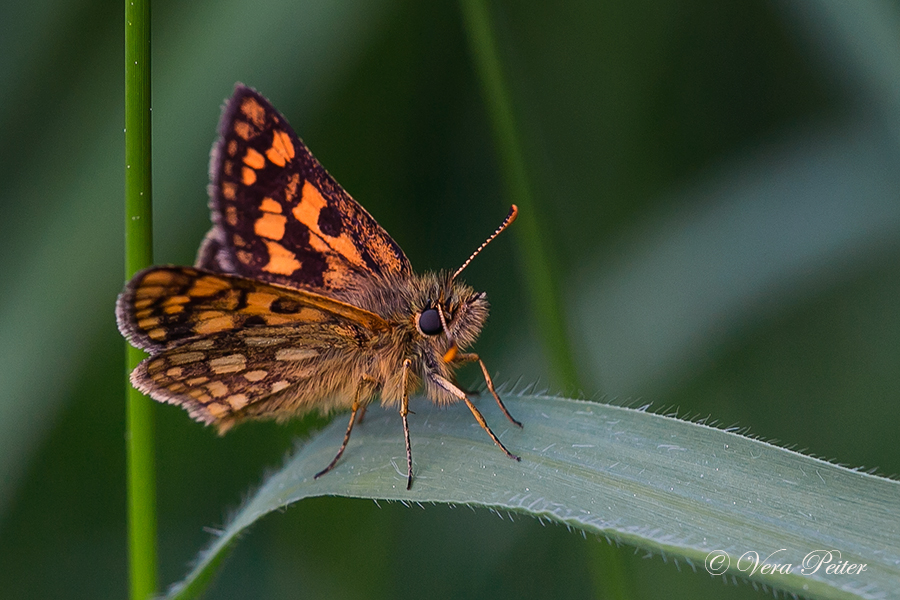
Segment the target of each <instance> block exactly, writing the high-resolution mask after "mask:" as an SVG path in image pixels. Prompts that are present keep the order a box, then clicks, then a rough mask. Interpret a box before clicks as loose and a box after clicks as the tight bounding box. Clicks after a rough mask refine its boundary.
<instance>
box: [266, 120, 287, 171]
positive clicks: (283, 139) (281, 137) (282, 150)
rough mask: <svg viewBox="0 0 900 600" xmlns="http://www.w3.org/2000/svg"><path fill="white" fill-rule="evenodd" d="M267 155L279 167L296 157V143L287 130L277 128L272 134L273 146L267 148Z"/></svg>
mask: <svg viewBox="0 0 900 600" xmlns="http://www.w3.org/2000/svg"><path fill="white" fill-rule="evenodd" d="M266 157H267V158H268V159H269V160H271V161H272V162H273V163H274V164H276V165H278V166H279V167H283V166H284V165H286V164H287V162H288V161H289V160H291V159H292V158H294V144H293V142H291V137H290V136H289V135H288V134H287V132H286V131H281V130H280V129H279V130H276V131H275V133H274V135H273V136H272V146H271V147H270V148H269V149H268V150H266Z"/></svg>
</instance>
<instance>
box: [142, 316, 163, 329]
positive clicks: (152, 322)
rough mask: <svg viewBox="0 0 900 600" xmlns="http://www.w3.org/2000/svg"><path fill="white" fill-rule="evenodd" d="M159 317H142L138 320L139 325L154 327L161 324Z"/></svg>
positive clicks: (146, 327)
mask: <svg viewBox="0 0 900 600" xmlns="http://www.w3.org/2000/svg"><path fill="white" fill-rule="evenodd" d="M159 320H160V319H159V317H149V318H147V319H141V320H140V321H138V327H140V328H141V329H145V330H146V329H152V328H154V327H156V326H157V325H159Z"/></svg>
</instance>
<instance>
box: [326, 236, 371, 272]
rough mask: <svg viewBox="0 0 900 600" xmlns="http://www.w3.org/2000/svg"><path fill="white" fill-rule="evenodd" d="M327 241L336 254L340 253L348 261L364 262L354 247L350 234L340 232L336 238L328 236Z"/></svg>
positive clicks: (362, 263) (358, 263) (360, 263)
mask: <svg viewBox="0 0 900 600" xmlns="http://www.w3.org/2000/svg"><path fill="white" fill-rule="evenodd" d="M326 237H327V236H326ZM328 242H329V244H330V245H331V247H332V248H333V249H334V250H335V251H336V252H337V253H338V254H340V255H341V256H343V257H344V258H346V259H347V260H349V261H350V262H352V263H355V264H357V265H364V264H365V263H364V262H363V259H362V255H360V253H359V250H358V249H357V248H356V244H354V243H353V240H351V239H350V236H349V235H347V234H346V233H342V234H341V235H340V236H339V237H336V238H335V237H328Z"/></svg>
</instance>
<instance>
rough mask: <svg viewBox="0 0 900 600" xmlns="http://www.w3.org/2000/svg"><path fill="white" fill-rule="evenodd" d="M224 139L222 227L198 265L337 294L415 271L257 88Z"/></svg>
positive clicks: (241, 99) (214, 176)
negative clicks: (374, 278)
mask: <svg viewBox="0 0 900 600" xmlns="http://www.w3.org/2000/svg"><path fill="white" fill-rule="evenodd" d="M219 133H220V139H219V141H218V143H217V144H216V146H215V148H214V150H213V153H212V157H211V161H210V177H211V184H210V204H211V209H212V214H213V222H214V226H213V229H212V230H211V231H210V233H209V234H208V235H207V238H206V241H205V242H204V245H203V247H202V248H201V251H200V253H199V256H198V262H197V266H198V267H203V268H207V269H211V270H214V271H219V272H224V273H234V274H237V275H241V276H243V277H248V278H251V279H259V280H263V281H268V282H271V283H276V284H281V285H286V286H290V287H301V288H306V289H313V290H317V291H321V292H322V293H325V294H329V295H336V296H340V293H341V291H342V290H344V289H346V288H348V287H352V286H353V285H354V284H355V283H359V282H361V281H364V280H367V279H369V278H371V277H372V276H373V275H389V274H400V275H402V274H409V273H411V267H410V264H409V261H408V260H407V258H406V256H405V255H404V254H403V251H402V250H401V249H400V246H399V245H397V243H396V242H394V240H392V239H391V237H390V236H389V235H388V234H387V232H386V231H385V230H384V229H382V227H381V226H380V225H378V223H377V222H376V221H375V219H373V218H372V216H371V215H369V213H368V212H366V210H365V209H364V208H362V207H361V206H360V205H359V204H358V203H357V202H356V201H355V200H353V199H352V198H351V197H350V196H349V195H348V194H347V192H345V191H344V190H343V189H342V188H341V186H340V185H338V184H337V182H335V180H334V179H332V177H331V176H330V175H329V174H328V173H327V171H325V169H324V168H323V167H322V166H321V165H320V164H319V162H318V161H317V160H316V159H315V157H313V155H312V154H311V153H310V152H309V150H308V149H307V148H306V146H305V145H304V144H303V142H302V141H300V139H299V138H298V137H297V135H296V134H295V133H294V131H293V130H292V129H291V127H290V125H288V123H287V121H286V120H285V119H284V117H283V116H282V115H281V114H280V113H278V111H276V110H275V109H274V108H273V107H272V105H271V104H269V102H268V101H267V100H266V99H265V98H263V97H262V96H261V95H259V94H258V93H257V92H255V91H254V90H252V89H250V88H248V87H245V86H242V85H238V86H237V87H236V88H235V92H234V95H233V96H232V98H231V99H230V100H229V102H228V104H227V105H226V106H225V109H224V112H223V116H222V120H221V122H220V124H219Z"/></svg>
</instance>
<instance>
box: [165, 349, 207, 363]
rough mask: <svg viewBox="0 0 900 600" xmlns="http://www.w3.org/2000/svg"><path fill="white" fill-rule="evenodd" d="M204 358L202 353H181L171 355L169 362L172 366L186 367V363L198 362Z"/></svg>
mask: <svg viewBox="0 0 900 600" xmlns="http://www.w3.org/2000/svg"><path fill="white" fill-rule="evenodd" d="M204 357H206V355H205V354H203V353H202V352H181V353H180V354H173V355H172V356H170V357H169V362H170V363H172V364H173V365H186V364H188V363H194V362H198V361H201V360H203V359H204Z"/></svg>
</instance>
